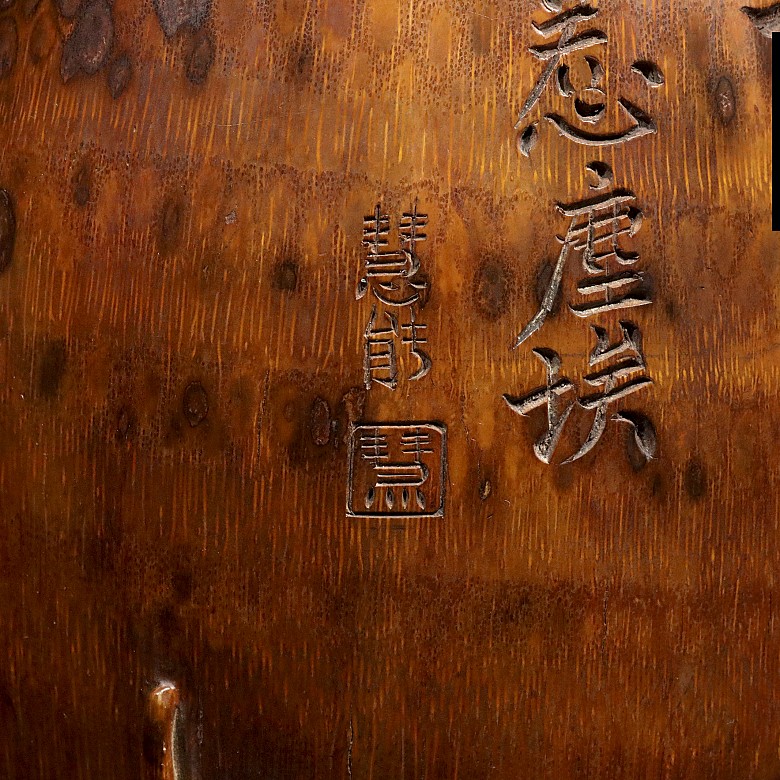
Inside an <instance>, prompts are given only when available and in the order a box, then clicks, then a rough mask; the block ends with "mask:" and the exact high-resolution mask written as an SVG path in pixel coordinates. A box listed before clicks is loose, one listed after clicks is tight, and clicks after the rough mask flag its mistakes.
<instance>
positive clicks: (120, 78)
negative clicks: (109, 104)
mask: <svg viewBox="0 0 780 780" xmlns="http://www.w3.org/2000/svg"><path fill="white" fill-rule="evenodd" d="M132 75H133V66H132V64H131V62H130V57H128V56H127V54H122V55H121V56H119V57H117V58H116V59H115V60H114V61H113V62H112V63H111V66H110V67H109V69H108V91H109V92H110V93H111V97H112V98H114V100H116V99H117V98H118V97H119V96H120V95H121V94H122V93H123V92H124V91H125V89H126V88H127V85H128V84H129V83H130V77H131V76H132Z"/></svg>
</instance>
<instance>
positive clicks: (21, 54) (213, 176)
mask: <svg viewBox="0 0 780 780" xmlns="http://www.w3.org/2000/svg"><path fill="white" fill-rule="evenodd" d="M756 4H757V5H758V4H759V3H758V0H757V2H756ZM565 5H566V6H570V5H571V3H567V4H565ZM594 5H595V6H597V7H598V14H597V15H596V16H595V17H594V20H593V22H592V23H590V24H589V27H597V28H598V29H599V30H601V31H603V32H604V33H605V34H606V35H607V37H608V43H607V44H606V45H605V46H604V47H603V48H602V50H601V51H600V55H599V56H600V59H601V61H602V63H603V65H604V67H605V77H604V78H605V83H606V85H607V88H606V91H607V98H608V104H609V108H608V114H607V122H608V124H610V126H614V125H618V124H620V123H621V122H623V121H624V116H623V115H621V114H620V113H618V112H616V110H615V101H616V98H617V97H618V96H622V97H625V98H626V99H628V100H631V101H632V102H634V103H636V104H638V105H641V106H642V107H643V108H644V110H646V112H647V113H648V115H649V116H650V117H652V119H653V122H654V123H655V126H656V128H657V132H654V133H651V134H648V135H646V136H645V137H642V138H638V139H636V140H633V141H631V142H630V143H626V144H622V145H618V146H614V147H608V148H605V149H594V148H592V147H584V146H580V145H577V144H572V143H570V142H569V141H567V140H566V139H565V138H563V137H561V136H559V135H558V133H557V132H556V131H555V129H554V128H552V127H551V126H549V125H548V124H546V123H545V121H544V120H542V121H541V124H540V125H539V138H538V142H537V144H536V146H535V147H534V148H533V149H532V150H531V153H530V155H529V156H527V157H526V156H525V155H523V154H521V153H520V152H519V151H518V143H519V138H518V131H517V130H515V129H514V126H515V123H516V121H517V116H518V113H519V111H520V108H521V106H522V104H523V101H524V100H525V97H526V96H527V95H528V93H529V92H530V91H531V89H532V88H533V85H534V83H535V81H536V79H537V78H538V76H539V74H540V73H541V71H542V69H543V66H544V63H542V62H541V61H540V60H539V59H537V58H536V57H534V56H533V55H532V53H530V52H529V47H531V46H534V45H539V44H540V43H544V41H543V40H542V39H541V38H540V37H539V35H537V34H536V33H534V30H533V28H532V26H531V22H532V21H536V22H537V23H540V22H542V21H543V20H544V19H547V18H549V17H550V13H549V12H548V11H546V10H545V9H544V8H543V7H542V6H541V4H540V3H537V2H532V1H531V0H520V1H519V2H512V3H508V2H498V0H495V1H491V0H253V2H247V3H240V2H236V0H212V2H211V3H209V2H208V0H181V1H180V2H178V3H177V2H173V1H172V0H158V4H157V5H155V4H153V3H152V2H142V3H138V2H130V1H129V0H113V3H112V4H105V3H104V2H103V0H92V1H91V3H90V1H89V0H82V3H81V4H80V3H79V2H78V0H57V2H53V0H40V2H37V3H36V2H35V0H15V2H14V1H13V0H11V2H10V3H9V0H2V1H1V2H0V8H2V9H3V10H0V188H1V189H2V190H4V191H5V192H6V193H7V200H6V201H5V202H3V201H2V199H0V604H1V605H2V608H0V777H4V778H9V779H11V778H13V779H21V778H48V779H51V780H54V779H55V778H67V779H68V780H70V779H71V778H73V779H78V780H92V779H93V778H108V777H111V778H115V779H116V780H124V779H125V778H128V780H129V779H130V778H133V779H134V780H135V778H166V780H167V779H170V780H185V779H187V780H189V778H202V779H203V780H209V779H210V778H219V779H220V780H228V779H232V778H250V777H253V778H254V777H263V778H340V777H344V778H350V780H351V779H352V778H355V779H356V780H357V779H358V778H360V779H362V778H366V779H368V778H375V779H376V780H379V779H381V778H461V779H464V778H488V777H495V778H512V779H515V778H568V777H571V778H575V777H580V778H605V779H606V778H609V779H610V780H617V779H618V778H627V779H628V778H645V777H647V778H681V779H683V778H685V779H687V780H691V779H697V778H757V779H763V778H766V780H769V778H776V777H777V776H778V775H779V774H780V741H779V739H780V738H779V737H778V734H780V708H778V704H777V703H778V701H780V672H779V670H778V664H779V663H780V634H779V633H778V627H777V624H776V622H775V612H776V610H777V608H778V607H777V603H778V598H777V596H778V591H777V578H778V562H779V554H778V542H780V528H779V527H778V524H779V522H780V500H779V499H780V471H779V469H780V466H779V465H778V456H777V455H778V438H777V437H778V430H779V429H780V407H779V406H778V401H777V397H778V390H779V389H780V387H779V385H780V361H778V326H777V310H778V303H779V300H778V293H779V292H780V287H779V286H778V281H779V279H780V277H779V275H780V264H779V263H778V257H779V255H778V250H779V249H780V245H779V244H778V239H777V237H776V236H775V235H774V234H773V233H772V232H771V84H772V81H771V55H772V43H771V40H770V39H767V38H766V37H765V36H762V35H761V33H760V31H759V30H758V29H757V28H756V25H755V24H754V23H753V22H752V21H751V19H750V18H748V16H747V15H746V14H744V13H743V12H741V10H740V2H739V0H735V1H732V0H680V1H679V2H676V1H675V0H602V1H601V2H600V3H594ZM763 5H767V3H766V2H764V3H763ZM9 6H10V7H9ZM583 29H584V28H583ZM638 60H640V61H642V60H644V61H649V62H652V63H654V64H655V65H656V66H657V67H658V69H659V70H660V72H662V74H663V82H664V83H663V84H662V85H661V86H659V87H657V88H649V87H648V85H647V84H645V83H644V81H643V79H642V78H641V77H640V76H639V75H637V74H636V73H635V72H632V71H631V65H632V63H634V62H636V61H638ZM580 64H581V58H580ZM581 75H582V74H581V73H579V76H581ZM568 106H569V103H568V102H567V101H566V99H565V98H564V97H562V96H561V95H560V94H558V92H556V91H554V90H550V91H549V94H546V95H545V96H544V97H543V98H542V100H541V101H540V106H539V107H537V109H535V111H536V113H535V115H534V116H541V113H540V112H544V111H547V110H553V111H558V112H559V113H561V114H565V112H566V111H567V110H568V108H567V107H568ZM594 159H599V160H601V161H604V162H606V163H607V164H609V166H611V168H612V170H613V171H614V184H615V186H619V187H625V188H628V189H630V190H631V191H632V192H633V193H635V195H636V198H637V203H638V205H639V207H640V208H641V210H642V211H643V213H644V223H643V225H642V229H641V231H640V232H639V233H637V235H636V236H635V237H634V238H633V239H632V242H633V248H634V249H636V251H638V252H639V253H640V254H641V265H642V269H643V271H644V272H645V273H646V278H647V281H648V284H649V288H650V293H651V296H652V305H648V306H643V307H641V309H636V310H632V311H631V317H632V319H634V320H635V321H636V322H637V323H639V324H640V326H641V329H642V334H643V337H644V354H645V357H646V361H647V366H648V370H649V373H650V375H651V376H652V379H653V385H652V388H651V389H650V390H649V391H647V392H643V394H642V396H641V400H640V396H639V394H638V393H637V394H636V395H635V396H632V398H631V401H632V402H633V401H634V400H636V404H635V405H632V404H627V405H628V406H631V408H638V409H641V410H642V411H643V413H645V414H646V415H648V416H649V417H650V418H651V419H652V421H653V424H654V426H655V430H656V433H657V441H658V448H657V452H656V456H655V457H654V458H653V459H652V460H650V461H649V462H645V461H644V460H643V459H642V458H641V457H639V455H638V450H637V449H636V444H635V443H634V440H633V439H632V436H631V430H630V429H629V427H628V426H625V425H618V424H616V423H614V422H611V421H610V422H609V423H608V424H607V427H606V429H605V432H604V434H603V436H602V437H601V440H600V441H599V443H598V444H597V445H596V447H595V448H594V449H593V450H592V451H591V452H590V453H589V454H588V455H586V456H585V457H584V458H582V459H581V460H579V461H577V462H576V463H572V464H567V465H561V464H560V459H561V457H562V456H563V455H564V454H566V453H567V452H570V451H572V448H573V447H576V444H575V441H576V440H577V438H579V440H582V438H583V437H584V436H585V435H586V434H587V430H588V424H586V422H584V420H586V419H587V418H586V417H580V418H578V419H579V420H580V421H579V422H577V423H576V424H575V425H573V427H571V429H570V430H569V432H567V434H566V437H565V438H564V439H563V440H562V443H561V445H560V451H559V453H560V455H559V456H557V457H556V460H555V461H554V462H553V463H552V464H551V465H546V464H544V463H542V462H540V461H539V460H538V459H537V458H536V457H534V452H533V444H534V441H535V440H536V438H537V437H538V436H539V435H540V433H542V432H543V429H544V425H545V421H544V416H543V415H540V414H539V413H534V414H532V415H530V416H529V417H528V418H525V419H524V418H522V417H520V416H518V415H515V414H513V413H512V410H511V409H509V408H508V407H507V404H506V403H505V402H504V401H503V400H502V396H503V395H504V394H515V395H519V394H521V393H523V392H527V391H528V390H530V389H532V388H534V387H536V386H538V385H540V384H541V383H543V380H544V372H543V366H542V364H541V363H540V362H539V360H538V359H537V358H536V357H535V356H534V355H533V353H532V352H531V347H540V346H547V347H551V348H554V349H556V350H557V351H558V352H559V353H560V354H561V356H562V357H563V360H564V365H565V366H569V365H572V366H575V367H576V368H574V369H572V372H573V373H574V374H576V373H577V372H580V373H579V374H577V376H578V377H580V376H581V373H582V365H583V361H584V360H585V359H586V358H587V355H588V354H589V352H590V350H591V349H592V347H593V336H592V333H591V331H590V329H589V327H588V323H587V322H586V321H584V320H580V319H578V318H576V317H574V316H572V314H571V313H570V312H569V311H568V310H567V307H566V306H561V307H559V308H558V309H557V310H556V311H554V312H553V314H552V315H551V316H550V318H549V319H548V321H547V322H546V323H545V325H544V326H543V329H542V330H541V331H540V332H539V333H538V334H536V335H535V336H534V338H533V339H530V340H529V341H528V343H526V344H523V345H522V346H521V347H519V348H518V349H516V350H513V349H511V346H512V343H513V341H514V339H515V338H516V336H517V334H518V332H519V330H520V328H521V327H522V326H523V325H524V324H525V323H526V322H528V320H529V319H530V318H531V317H532V316H533V314H534V313H535V311H536V309H537V308H538V306H539V301H540V289H541V290H543V289H544V287H545V284H546V283H547V280H548V279H549V275H550V270H551V268H552V265H553V264H554V262H555V259H556V257H557V256H558V252H559V250H560V247H561V244H560V243H559V242H558V241H557V240H556V235H561V234H563V233H565V231H566V227H567V222H566V219H564V218H563V217H562V216H561V213H560V212H559V211H557V210H556V207H555V204H556V203H559V202H560V203H571V202H573V201H576V200H580V199H582V198H584V197H587V196H588V192H589V190H588V184H589V182H590V178H589V175H588V174H587V171H586V169H585V165H586V163H588V162H589V161H591V160H594ZM415 200H416V201H417V202H418V204H419V208H420V210H421V211H425V213H427V214H428V225H427V228H426V232H427V236H428V237H427V241H425V242H421V243H420V244H419V247H418V249H419V256H420V258H421V265H422V273H423V274H424V278H425V279H426V280H427V281H428V283H429V286H430V289H429V298H428V299H427V300H426V301H425V305H424V308H421V310H420V314H421V316H424V321H425V324H426V325H427V331H426V335H427V344H426V350H427V352H428V354H429V355H430V357H431V360H432V367H431V371H430V373H429V374H428V375H427V376H426V377H424V378H423V379H421V380H419V381H409V380H408V371H407V373H406V375H405V377H404V378H403V379H402V380H401V381H399V384H398V387H397V388H396V390H395V391H391V390H389V389H388V388H386V387H383V386H380V385H378V384H377V383H373V384H372V386H371V387H370V389H368V390H366V388H365V386H364V383H363V380H364V373H363V350H364V338H365V337H364V331H365V328H366V322H367V320H368V317H369V314H370V310H371V303H370V300H369V297H366V298H363V299H360V300H357V299H356V294H355V289H356V285H357V284H358V281H359V278H360V274H361V269H362V267H363V260H364V255H365V247H363V246H362V245H361V238H362V231H363V218H364V216H366V215H370V214H371V213H372V212H373V210H374V207H375V205H376V204H377V203H380V204H381V205H382V207H383V209H386V211H387V212H388V213H389V214H391V215H393V219H394V220H395V219H397V218H398V217H400V215H401V213H402V212H403V211H406V210H408V209H409V207H410V206H411V205H412V204H413V203H414V201H415ZM576 278H577V276H576V274H575V275H569V276H567V278H566V281H565V283H564V284H565V294H566V295H567V296H571V295H572V290H573V288H574V283H575V280H576ZM616 321H617V317H613V318H612V319H611V320H610V323H611V325H612V326H613V327H614V325H615V323H616ZM409 366H410V363H409V361H408V359H407V358H406V357H405V358H404V362H403V367H404V368H405V369H408V368H409ZM363 420H369V421H371V420H380V421H408V420H421V421H437V422H440V423H441V424H443V425H445V426H446V437H447V463H446V465H447V476H446V480H445V482H446V499H445V505H444V512H443V516H442V517H432V518H407V519H403V520H400V521H399V520H393V521H390V520H383V519H364V518H355V517H348V516H347V513H346V511H345V490H346V486H347V479H348V439H349V426H350V424H353V423H359V422H360V421H363Z"/></svg>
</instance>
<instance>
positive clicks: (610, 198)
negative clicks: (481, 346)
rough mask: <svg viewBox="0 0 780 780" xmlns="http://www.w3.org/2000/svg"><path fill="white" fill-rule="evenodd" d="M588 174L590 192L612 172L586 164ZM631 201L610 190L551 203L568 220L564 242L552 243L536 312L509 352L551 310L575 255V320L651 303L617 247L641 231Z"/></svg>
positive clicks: (631, 256) (633, 258) (633, 256)
mask: <svg viewBox="0 0 780 780" xmlns="http://www.w3.org/2000/svg"><path fill="white" fill-rule="evenodd" d="M588 169H589V170H590V171H591V172H593V173H594V174H596V176H597V179H598V182H597V184H596V185H592V186H593V188H594V189H603V188H604V187H605V186H608V183H609V182H610V181H611V178H612V172H611V170H610V169H609V167H608V166H607V165H605V164H604V163H591V164H590V165H589V166H588ZM635 200H636V198H635V196H634V194H633V193H632V192H630V191H628V190H624V189H616V190H613V191H612V192H610V193H606V194H604V195H599V196H596V197H593V198H589V199H587V200H583V201H579V202H578V203H572V204H570V205H563V204H557V206H556V208H557V209H558V211H560V212H561V214H563V215H564V216H566V217H568V218H569V220H570V223H569V228H568V230H567V232H566V235H565V237H563V238H560V237H559V239H558V240H559V241H560V242H561V244H562V246H561V251H560V253H559V255H558V260H557V262H556V264H555V269H554V270H553V274H552V277H551V278H550V283H549V285H548V287H547V290H546V291H545V294H544V297H543V298H542V304H541V306H540V307H539V311H538V312H537V313H536V314H535V315H534V317H533V318H532V319H531V321H530V322H529V323H528V324H527V325H526V326H525V327H524V328H523V329H522V330H521V331H520V333H519V335H518V336H517V339H516V340H515V344H514V347H515V348H517V347H519V346H520V344H522V343H523V342H524V341H525V340H526V339H528V338H529V337H530V336H531V335H533V334H534V333H535V332H536V331H537V330H539V328H540V327H541V326H542V324H543V323H544V321H545V319H546V318H547V316H548V315H549V313H550V312H551V311H552V308H553V304H554V303H555V299H556V297H557V295H558V292H559V290H560V286H561V282H562V279H563V272H564V269H565V267H566V263H567V261H568V260H569V256H570V255H571V254H577V255H579V256H580V258H581V262H582V267H583V269H584V270H585V271H586V273H587V274H588V276H587V277H585V278H583V279H581V280H580V281H578V283H577V290H578V292H579V293H580V294H581V295H582V296H583V297H584V298H585V299H586V300H584V301H582V302H579V303H574V304H570V305H569V309H570V310H571V311H572V313H573V314H575V315H576V316H577V317H590V316H593V315H595V314H602V313H604V312H609V311H615V310H617V309H627V308H632V307H636V306H645V305H647V304H649V303H651V300H650V297H649V295H648V294H647V291H646V290H645V289H644V288H643V287H642V286H641V283H642V281H643V277H642V275H641V273H639V272H637V271H634V270H632V269H630V268H629V266H633V265H634V264H635V263H636V262H637V260H638V259H639V254H638V253H636V252H633V251H629V250H626V249H625V248H623V247H621V245H620V238H621V237H625V238H631V237H633V236H634V235H636V234H637V233H638V232H639V229H640V228H641V226H642V212H641V211H640V210H639V209H638V208H636V207H635V206H634V205H631V204H633V203H634V202H635Z"/></svg>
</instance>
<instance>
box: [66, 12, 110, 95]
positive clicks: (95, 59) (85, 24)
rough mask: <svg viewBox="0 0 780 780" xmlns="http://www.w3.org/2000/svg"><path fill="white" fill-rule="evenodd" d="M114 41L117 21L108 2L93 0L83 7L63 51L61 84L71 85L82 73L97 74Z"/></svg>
mask: <svg viewBox="0 0 780 780" xmlns="http://www.w3.org/2000/svg"><path fill="white" fill-rule="evenodd" d="M113 40H114V21H113V19H112V18H111V9H110V7H109V6H108V4H107V3H106V2H105V0H93V2H90V3H89V4H87V5H85V6H83V7H82V9H81V11H80V12H79V15H78V18H77V19H76V24H75V25H74V27H73V32H72V33H71V34H70V36H69V37H68V39H67V40H66V41H65V44H64V45H63V47H62V61H61V63H60V75H61V76H62V80H63V81H64V82H67V81H69V80H70V79H71V78H73V76H75V75H76V74H77V73H78V72H79V71H82V72H84V73H87V74H92V73H97V72H98V71H99V70H100V69H101V68H102V67H103V65H104V64H105V61H106V59H107V58H108V54H109V52H110V51H111V44H112V42H113Z"/></svg>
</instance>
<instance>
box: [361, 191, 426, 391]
mask: <svg viewBox="0 0 780 780" xmlns="http://www.w3.org/2000/svg"><path fill="white" fill-rule="evenodd" d="M427 223H428V215H427V214H421V213H419V212H418V210H417V204H416V203H415V205H414V206H413V207H412V208H411V209H410V210H409V211H406V212H404V213H403V214H402V216H401V220H400V222H399V225H398V244H399V245H398V248H397V249H392V248H390V247H389V243H390V242H389V233H390V216H389V215H387V214H383V213H382V210H381V208H380V206H379V205H378V204H377V206H376V208H375V209H374V213H373V214H371V215H369V216H367V217H364V219H363V246H365V247H366V248H367V252H366V258H365V269H364V274H363V276H362V277H361V279H360V281H359V282H358V286H357V290H356V297H357V298H358V299H360V298H362V297H363V296H364V295H365V294H366V293H367V292H368V290H369V288H370V289H371V292H372V294H373V296H374V297H375V298H376V300H377V301H379V303H380V304H382V306H384V307H387V308H388V309H391V311H384V310H383V311H381V312H378V311H377V305H376V304H373V305H372V308H371V317H370V319H369V321H368V324H367V325H366V329H365V331H364V343H363V380H364V384H365V386H366V389H369V388H370V387H371V384H372V382H377V383H379V384H381V385H384V386H385V387H387V388H389V389H390V390H395V388H396V387H397V385H398V359H397V349H396V343H395V342H396V339H397V338H400V339H401V343H403V344H406V345H408V346H409V350H410V352H411V354H412V355H413V356H414V358H415V359H416V361H417V367H416V368H415V370H414V371H413V372H412V374H411V376H410V377H409V379H410V380H412V381H414V380H417V379H422V378H423V377H424V376H426V375H427V374H428V373H429V372H430V370H431V365H432V363H431V358H430V356H429V355H428V353H427V352H426V351H425V350H424V349H422V347H421V345H422V344H426V343H427V338H426V337H425V335H424V331H425V330H426V329H427V325H425V324H424V323H421V322H419V321H418V319H417V312H416V308H415V307H416V305H417V304H418V301H419V299H420V296H421V293H422V292H424V291H425V290H426V289H427V288H428V282H427V281H425V280H424V279H419V278H417V273H418V272H419V270H420V258H419V257H418V255H417V248H416V247H417V244H418V243H419V242H421V241H425V239H426V237H427V236H426V234H425V232H424V228H425V226H426V225H427ZM398 309H408V310H409V311H408V320H407V321H405V322H402V323H401V325H400V330H399V318H400V317H401V313H394V311H397V310H398ZM385 321H386V322H385Z"/></svg>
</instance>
